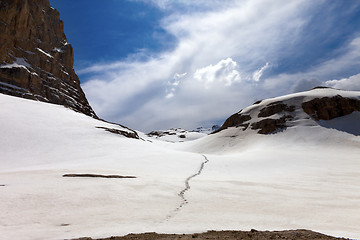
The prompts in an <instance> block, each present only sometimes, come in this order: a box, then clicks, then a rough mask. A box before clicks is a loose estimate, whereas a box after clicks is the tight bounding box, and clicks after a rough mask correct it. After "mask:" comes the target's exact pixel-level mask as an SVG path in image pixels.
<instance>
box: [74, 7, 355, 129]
mask: <svg viewBox="0 0 360 240" xmlns="http://www.w3.org/2000/svg"><path fill="white" fill-rule="evenodd" d="M194 2H197V1H184V3H183V6H184V5H186V6H189V7H190V6H191V4H193V3H194ZM203 2H204V1H203ZM205 2H210V1H205ZM153 3H155V4H157V5H158V6H160V7H161V8H162V9H163V10H164V11H167V9H168V8H171V11H170V12H169V13H168V16H167V17H166V18H164V19H163V20H162V22H161V27H162V28H163V29H164V31H166V32H167V33H169V34H172V35H173V36H174V38H175V39H176V42H177V46H176V47H175V48H174V49H171V50H169V51H167V52H161V53H157V54H154V53H153V54H151V55H150V56H151V57H148V58H147V60H143V59H146V58H144V56H143V54H146V51H145V53H144V52H143V53H141V54H142V56H141V58H137V57H136V56H131V57H129V58H128V59H126V60H124V61H119V62H112V63H106V64H95V65H94V66H91V67H89V68H86V69H83V70H80V71H78V73H79V74H87V75H89V74H93V76H92V77H90V78H89V79H87V80H88V81H87V82H85V83H84V84H83V88H84V91H85V93H86V95H87V98H88V100H89V101H90V104H91V105H92V106H93V108H94V110H95V111H96V112H97V113H98V115H99V116H100V117H102V118H104V119H108V120H111V121H116V122H119V123H122V124H124V125H128V126H129V127H132V128H135V129H139V130H144V131H150V130H153V129H159V128H161V129H165V128H169V127H184V128H195V127H197V126H198V125H201V124H205V123H209V125H210V124H213V123H219V122H222V121H223V120H225V119H226V118H227V117H228V116H230V115H231V114H232V113H234V112H236V111H238V110H240V109H241V108H242V107H245V106H247V105H248V104H251V103H253V102H255V101H256V100H259V99H263V98H266V97H271V96H276V95H281V94H286V93H289V92H290V91H291V90H292V89H294V87H293V86H294V84H295V83H297V82H298V81H301V80H302V79H319V81H322V82H324V81H325V80H328V79H334V78H335V77H334V76H336V74H339V73H341V72H342V71H347V70H348V69H350V68H354V66H359V62H360V39H354V41H352V42H351V43H350V44H349V45H348V46H344V47H343V48H340V49H339V53H338V54H337V56H336V57H334V58H330V59H326V60H324V61H323V62H318V63H316V64H314V65H313V66H312V67H310V68H309V69H305V70H303V71H301V72H291V73H287V72H284V73H272V72H273V71H274V69H275V68H276V67H275V66H276V65H277V63H278V61H279V59H280V60H281V59H291V58H292V57H293V55H294V53H296V52H297V51H301V50H299V49H298V45H299V43H302V41H303V40H304V38H308V36H303V35H302V30H303V27H304V26H305V25H306V24H307V23H308V21H310V19H311V17H309V16H311V14H313V13H312V11H313V10H314V9H317V8H319V7H321V6H322V4H326V2H324V1H308V0H295V1H282V0H274V1H263V0H244V1H216V3H214V4H218V6H219V5H221V7H218V8H216V7H214V6H215V5H212V6H210V7H209V6H208V7H206V8H205V10H202V11H200V12H196V11H189V12H187V11H179V12H176V9H175V7H174V6H176V5H174V1H166V0H164V1H161V0H159V1H156V0H154V2H153ZM221 3H223V4H221ZM169 4H170V5H171V6H170V5H169ZM194 4H196V3H194ZM196 7H197V8H201V4H196ZM139 59H142V60H141V61H140V60H139ZM309 61H311V59H309ZM264 63H266V64H264ZM270 63H271V64H270ZM299 64H301V63H299ZM259 66H262V67H260V68H259ZM265 72H266V74H264V73H265ZM180 73H187V74H180ZM271 73H272V74H271ZM354 74H355V73H354ZM80 77H81V76H80ZM169 79H170V80H169ZM343 82H345V81H343ZM337 83H339V82H337ZM329 84H330V83H329ZM331 84H333V85H336V84H335V82H333V83H331ZM339 84H340V83H339ZM344 84H345V83H343V85H344ZM216 121H217V122H216Z"/></svg>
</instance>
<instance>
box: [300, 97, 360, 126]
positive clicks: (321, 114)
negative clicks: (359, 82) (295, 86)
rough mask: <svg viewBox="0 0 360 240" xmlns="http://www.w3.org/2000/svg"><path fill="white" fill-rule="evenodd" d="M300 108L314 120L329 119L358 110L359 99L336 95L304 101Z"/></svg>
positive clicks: (359, 109)
mask: <svg viewBox="0 0 360 240" xmlns="http://www.w3.org/2000/svg"><path fill="white" fill-rule="evenodd" d="M302 108H303V110H304V112H306V113H307V114H309V115H310V116H311V117H313V118H314V119H315V120H330V119H333V118H337V117H342V116H345V115H348V114H350V113H352V112H354V111H360V100H358V99H354V98H345V97H342V96H340V95H336V96H334V97H323V98H315V99H313V100H311V101H308V102H304V103H303V104H302Z"/></svg>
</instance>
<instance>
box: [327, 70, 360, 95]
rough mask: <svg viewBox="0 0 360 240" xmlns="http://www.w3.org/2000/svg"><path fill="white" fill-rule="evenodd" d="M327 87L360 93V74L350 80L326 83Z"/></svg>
mask: <svg viewBox="0 0 360 240" xmlns="http://www.w3.org/2000/svg"><path fill="white" fill-rule="evenodd" d="M325 85H326V86H328V87H332V88H337V89H342V90H351V91H360V73H359V74H356V75H353V76H351V77H349V78H342V79H340V80H329V81H326V82H325Z"/></svg>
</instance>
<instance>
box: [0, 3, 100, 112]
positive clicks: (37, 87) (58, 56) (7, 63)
mask: <svg viewBox="0 0 360 240" xmlns="http://www.w3.org/2000/svg"><path fill="white" fill-rule="evenodd" d="M0 32H1V34H0V93H4V94H8V95H13V96H17V97H23V98H28V99H36V100H40V101H43V102H49V103H55V104H60V105H64V106H66V107H69V108H72V109H74V110H76V111H79V112H82V113H84V114H86V115H89V116H92V117H96V114H95V112H94V111H93V109H92V108H91V106H90V105H89V103H88V101H87V99H86V97H85V94H84V92H83V91H82V89H81V87H80V81H79V78H78V77H77V75H76V74H75V71H74V69H73V63H74V56H73V55H74V53H73V49H72V47H71V45H70V44H69V43H68V42H67V40H66V36H65V34H64V31H63V22H62V21H61V20H60V18H59V12H58V11H56V10H55V9H54V8H52V7H51V6H50V4H49V0H36V1H31V0H1V1H0Z"/></svg>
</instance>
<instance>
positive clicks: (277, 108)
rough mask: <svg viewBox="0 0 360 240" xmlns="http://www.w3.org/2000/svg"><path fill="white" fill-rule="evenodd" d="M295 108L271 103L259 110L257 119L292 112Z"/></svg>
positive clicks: (279, 103)
mask: <svg viewBox="0 0 360 240" xmlns="http://www.w3.org/2000/svg"><path fill="white" fill-rule="evenodd" d="M294 110H295V106H288V105H286V104H284V103H282V102H273V103H270V104H269V105H267V106H266V107H264V108H263V109H261V110H260V113H259V114H258V117H269V116H272V115H274V114H276V113H280V112H283V111H285V112H293V111H294Z"/></svg>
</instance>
